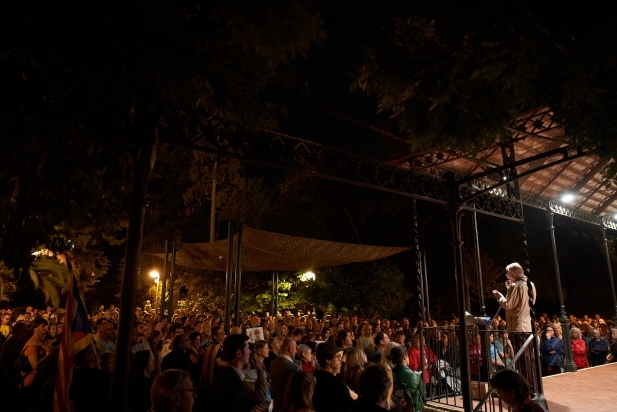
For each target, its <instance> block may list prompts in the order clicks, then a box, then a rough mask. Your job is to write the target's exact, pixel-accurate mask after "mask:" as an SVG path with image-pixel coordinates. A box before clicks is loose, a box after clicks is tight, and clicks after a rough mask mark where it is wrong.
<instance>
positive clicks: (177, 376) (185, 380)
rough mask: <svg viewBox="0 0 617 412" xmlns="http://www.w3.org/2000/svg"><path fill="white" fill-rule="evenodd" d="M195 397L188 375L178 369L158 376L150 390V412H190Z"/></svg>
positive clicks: (193, 387)
mask: <svg viewBox="0 0 617 412" xmlns="http://www.w3.org/2000/svg"><path fill="white" fill-rule="evenodd" d="M195 397H196V393H195V386H193V382H192V381H191V378H190V376H189V373H188V372H187V371H183V370H180V369H169V370H167V371H165V372H163V373H160V374H158V375H157V376H156V378H154V382H153V384H152V389H151V390H150V399H151V400H152V412H192V411H193V405H194V404H195Z"/></svg>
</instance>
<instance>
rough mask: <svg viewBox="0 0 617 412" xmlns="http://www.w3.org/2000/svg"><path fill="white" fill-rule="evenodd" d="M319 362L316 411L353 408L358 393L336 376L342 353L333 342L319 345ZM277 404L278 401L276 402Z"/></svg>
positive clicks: (339, 368) (315, 393) (323, 411)
mask: <svg viewBox="0 0 617 412" xmlns="http://www.w3.org/2000/svg"><path fill="white" fill-rule="evenodd" d="M316 357H317V363H318V364H319V370H316V371H315V373H314V375H315V378H316V379H317V383H316V384H315V391H314V393H313V407H314V408H315V411H316V412H346V411H349V410H351V407H352V402H353V400H355V399H357V398H358V395H357V394H356V393H355V392H353V391H352V390H351V389H349V388H348V387H347V385H345V382H343V381H342V380H340V379H339V378H337V377H336V375H338V373H339V372H340V370H341V353H340V351H339V350H338V347H337V346H336V345H335V344H333V343H332V342H324V343H322V344H320V345H319V346H317V353H316ZM275 405H276V403H275Z"/></svg>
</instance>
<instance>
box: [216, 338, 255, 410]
mask: <svg viewBox="0 0 617 412" xmlns="http://www.w3.org/2000/svg"><path fill="white" fill-rule="evenodd" d="M248 340H249V338H248V336H246V335H229V336H228V337H227V338H225V342H224V343H223V357H224V360H225V361H226V362H227V366H226V367H224V368H223V369H222V370H221V372H220V373H219V374H218V375H217V376H216V377H215V378H214V381H213V382H212V385H211V386H210V391H209V392H210V402H209V405H210V408H209V409H208V410H212V411H229V412H250V410H251V401H250V399H249V396H248V394H247V392H246V390H245V389H244V385H243V384H242V381H243V380H244V374H243V373H242V368H243V366H244V365H245V364H247V363H249V356H250V355H251V350H250V349H249V344H248Z"/></svg>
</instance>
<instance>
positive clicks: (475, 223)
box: [471, 211, 486, 316]
mask: <svg viewBox="0 0 617 412" xmlns="http://www.w3.org/2000/svg"><path fill="white" fill-rule="evenodd" d="M471 221H472V223H473V247H474V250H475V253H476V273H477V275H478V299H479V303H480V316H486V306H484V286H483V285H482V263H481V262H480V238H479V237H478V217H477V216H476V212H475V211H474V212H473V213H472V215H471Z"/></svg>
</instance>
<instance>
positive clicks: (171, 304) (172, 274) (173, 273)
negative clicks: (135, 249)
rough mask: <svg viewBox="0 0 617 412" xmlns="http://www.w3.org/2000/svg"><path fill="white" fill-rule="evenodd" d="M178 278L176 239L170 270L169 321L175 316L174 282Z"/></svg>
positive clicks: (172, 245) (172, 242) (173, 243)
mask: <svg viewBox="0 0 617 412" xmlns="http://www.w3.org/2000/svg"><path fill="white" fill-rule="evenodd" d="M175 280H176V241H175V240H172V241H171V270H170V272H169V311H168V312H167V322H171V320H172V319H173V316H174V307H175V303H176V302H175V299H174V294H175V292H176V290H175V289H174V282H175Z"/></svg>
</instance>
